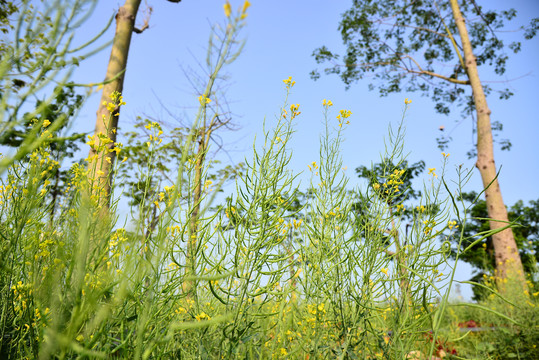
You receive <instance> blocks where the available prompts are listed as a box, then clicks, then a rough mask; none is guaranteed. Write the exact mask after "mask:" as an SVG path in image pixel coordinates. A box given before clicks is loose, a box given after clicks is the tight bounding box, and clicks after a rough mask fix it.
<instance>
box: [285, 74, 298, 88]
mask: <svg viewBox="0 0 539 360" xmlns="http://www.w3.org/2000/svg"><path fill="white" fill-rule="evenodd" d="M283 82H284V83H285V85H286V86H287V87H292V86H294V84H295V83H296V82H295V81H293V80H292V76H289V77H288V79H284V80H283Z"/></svg>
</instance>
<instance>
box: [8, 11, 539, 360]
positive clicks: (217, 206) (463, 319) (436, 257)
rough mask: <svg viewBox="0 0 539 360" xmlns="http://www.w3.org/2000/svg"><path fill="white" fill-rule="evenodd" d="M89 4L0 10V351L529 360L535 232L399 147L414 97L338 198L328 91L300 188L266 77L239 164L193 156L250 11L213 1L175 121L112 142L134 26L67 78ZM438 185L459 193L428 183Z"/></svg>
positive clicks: (538, 326) (288, 91) (336, 136)
mask: <svg viewBox="0 0 539 360" xmlns="http://www.w3.org/2000/svg"><path fill="white" fill-rule="evenodd" d="M169 1H171V0H169ZM171 2H178V1H171ZM91 3H94V2H92V1H52V2H51V4H47V3H46V2H41V1H20V2H13V3H11V2H7V3H1V4H0V8H1V9H2V11H1V12H0V17H2V25H1V29H2V31H3V32H4V33H5V34H8V35H9V36H14V37H13V38H10V37H9V36H8V37H7V38H5V39H4V40H2V41H1V48H0V52H1V54H2V59H1V63H0V78H1V82H0V90H1V104H0V106H1V107H2V114H3V115H2V116H3V117H2V119H1V120H0V126H1V130H0V137H1V139H0V142H1V143H2V145H3V149H5V150H2V152H3V153H4V155H3V156H2V158H1V160H0V173H1V176H0V336H1V343H0V359H79V358H80V359H311V360H313V359H403V360H404V359H415V360H423V359H425V360H427V359H429V360H430V359H432V360H434V359H512V358H514V359H530V360H531V359H538V358H539V349H538V348H537V344H539V310H538V309H539V308H538V307H539V290H538V289H537V286H538V285H537V260H536V257H535V253H534V252H533V249H534V248H535V247H534V246H536V245H535V244H532V239H535V238H534V236H535V235H534V233H533V231H532V225H529V224H528V225H522V224H523V221H524V220H523V219H527V218H525V217H523V216H520V217H517V218H516V220H515V219H514V218H512V217H511V216H513V215H512V214H513V213H515V212H518V211H517V210H518V209H517V208H516V207H515V208H514V209H513V210H511V211H512V212H510V214H509V220H507V214H506V220H505V221H503V220H502V221H499V222H496V221H491V223H496V224H501V225H500V226H498V225H496V226H493V225H490V226H489V223H488V221H487V220H488V219H487V218H490V219H492V218H493V217H492V215H491V214H490V213H488V214H486V212H487V210H486V209H487V208H490V207H492V206H491V204H490V203H489V202H488V201H490V200H489V197H488V196H487V200H486V201H487V202H486V203H485V200H482V199H483V198H484V196H485V193H486V191H490V190H489V189H490V188H491V187H497V186H498V184H497V182H496V177H497V175H495V176H494V177H492V178H490V179H489V180H488V182H487V186H486V187H485V189H486V190H485V189H479V191H478V193H475V194H470V193H466V192H465V191H464V190H463V188H464V186H465V185H466V183H467V182H468V181H469V179H470V177H471V176H472V173H473V172H474V169H472V170H465V169H464V168H462V167H456V168H453V167H449V166H447V167H446V166H445V164H447V162H448V159H449V158H450V156H451V155H450V154H449V153H446V152H442V153H441V154H440V161H441V163H443V164H444V166H442V167H441V168H437V169H436V168H428V173H427V174H425V176H423V177H420V176H419V174H421V173H422V172H423V170H427V169H425V165H424V163H418V164H410V163H409V162H408V161H407V159H406V158H405V156H404V154H405V153H406V152H407V151H406V142H405V136H404V132H405V125H404V124H405V122H404V117H405V115H406V112H407V111H408V110H409V108H410V107H411V106H412V101H411V100H409V99H408V98H406V99H403V102H402V119H395V121H392V122H391V123H392V125H390V126H389V128H388V132H387V136H386V140H385V148H381V149H380V152H381V153H382V155H381V158H380V162H379V163H376V164H374V165H372V166H371V167H362V168H361V169H360V168H358V173H359V174H360V176H361V177H363V178H364V179H365V181H366V186H365V187H363V188H360V187H352V186H350V185H349V181H350V178H349V173H347V172H345V171H344V164H343V160H342V144H343V137H344V132H345V131H346V129H347V127H348V125H349V122H350V120H351V119H353V116H354V114H352V112H351V111H350V110H347V109H339V108H336V107H335V106H334V105H333V102H332V101H331V100H328V99H324V100H322V101H321V103H320V116H321V118H322V119H323V124H324V127H325V131H324V132H323V133H322V134H320V137H319V140H320V145H319V153H318V157H317V158H316V159H314V161H313V162H312V163H310V164H309V165H308V171H309V175H310V183H309V184H308V185H307V187H306V188H305V187H303V188H300V186H299V184H298V181H297V178H298V176H299V174H300V172H301V171H302V170H303V169H302V170H297V169H294V168H292V167H291V166H290V163H291V157H292V150H293V143H294V136H295V135H296V134H295V126H296V123H297V121H299V119H301V116H302V114H301V112H302V107H301V105H300V104H297V103H295V101H294V92H293V90H294V86H295V84H296V82H295V80H294V79H293V78H292V77H289V78H286V79H284V80H283V79H276V80H275V81H277V82H280V84H282V97H283V101H282V106H281V107H280V109H276V114H277V116H276V120H274V121H266V122H265V123H264V129H265V130H264V132H263V133H262V134H259V135H258V139H257V141H256V142H255V143H254V144H255V145H254V146H253V148H252V151H251V153H250V155H248V156H247V157H246V159H245V162H244V163H243V164H241V165H240V166H221V165H220V164H218V163H217V162H216V161H214V160H213V159H212V157H211V155H210V154H211V152H210V150H211V146H210V143H211V142H210V139H211V137H212V136H214V135H215V133H216V132H218V131H219V129H220V128H221V127H223V126H226V125H227V124H226V120H223V119H224V118H226V116H225V114H224V113H223V107H222V104H221V102H220V101H221V100H220V97H219V96H220V93H219V91H218V89H219V88H218V86H217V85H216V84H217V83H219V81H221V80H222V78H221V74H222V73H223V69H224V68H226V67H227V66H228V65H229V64H231V63H233V62H234V61H235V59H236V58H237V57H238V56H240V53H241V51H242V48H243V44H244V43H243V40H242V38H241V32H242V31H244V30H243V27H244V25H245V23H246V18H247V15H248V11H249V8H250V5H251V4H250V3H249V1H245V3H242V4H240V6H239V8H238V9H237V11H234V9H233V8H232V6H231V4H230V3H229V2H228V1H227V2H225V3H224V7H223V9H224V19H225V20H224V25H223V24H221V26H218V25H216V26H215V27H213V28H212V30H211V31H212V32H211V35H212V36H211V41H210V43H209V45H208V57H207V62H206V64H205V66H207V73H208V74H209V76H207V77H205V78H203V82H202V83H201V84H199V88H200V92H199V93H198V94H197V96H196V98H197V103H198V109H197V110H196V112H195V117H194V119H193V121H192V125H191V126H189V127H184V128H175V129H167V128H166V127H165V124H162V123H160V122H158V121H154V120H148V119H144V118H138V119H137V121H136V125H135V127H134V130H133V131H132V132H127V133H124V134H122V136H124V138H126V139H127V141H126V142H125V143H124V144H122V143H120V142H119V141H117V139H116V132H117V129H119V123H121V121H119V120H120V118H121V117H120V113H121V109H122V107H123V106H124V105H126V103H129V99H128V98H126V99H124V97H123V95H122V86H123V78H124V77H125V76H127V77H129V76H130V73H129V71H128V70H126V69H125V63H124V65H123V66H122V65H121V61H120V60H118V59H121V58H122V54H123V55H125V61H127V52H128V51H129V39H130V33H132V32H133V31H136V30H138V31H144V29H142V30H140V29H134V28H133V26H134V21H131V23H130V28H129V26H128V28H127V30H128V31H127V32H126V31H125V29H123V28H122V26H123V25H122V23H121V21H122V20H121V19H123V17H122V16H123V15H122V16H117V17H116V21H117V25H116V37H115V39H114V42H113V43H112V48H113V50H112V51H113V54H115V59H116V60H114V61H113V58H114V56H111V63H109V68H108V73H107V78H106V80H105V81H104V82H103V83H100V84H89V85H88V86H86V87H85V86H84V84H74V83H72V82H69V75H70V71H72V70H71V69H72V68H71V67H69V65H70V64H71V65H72V64H73V63H74V61H78V60H77V59H80V58H77V57H71V56H72V55H71V54H77V51H80V50H81V49H80V48H77V49H74V48H72V45H71V42H70V41H71V38H70V31H72V30H71V29H72V27H73V26H74V25H73V22H74V21H78V20H80V18H81V17H82V18H84V15H85V13H84V12H83V9H84V11H90V10H91V7H90V10H87V8H88V6H89V5H91ZM134 4H135V5H134ZM139 5H140V1H133V0H127V1H126V2H125V5H124V6H122V7H121V9H120V11H119V12H118V14H120V15H121V14H124V13H123V12H127V13H129V11H134V14H135V16H136V14H137V9H138V6H139ZM212 6H213V3H212ZM219 6H222V4H221V5H219ZM447 6H449V5H447ZM37 17H39V18H40V19H43V21H35V20H36V18H37ZM125 18H129V17H125ZM17 19H18V20H17ZM133 19H134V17H133ZM128 25H129V24H128ZM448 31H449V30H448ZM455 31H456V30H455ZM122 34H124V35H122ZM126 34H127V35H126ZM122 36H126V37H125V38H122ZM461 37H462V36H461ZM122 39H123V40H122ZM122 41H123V42H122ZM126 41H127V49H126V46H125V44H126ZM54 42H55V43H54ZM87 46H89V48H88V49H91V46H92V45H91V44H88V45H87ZM115 51H116V53H115ZM122 51H123V53H122ZM113 62H116V63H115V64H112V63H113ZM119 64H120V65H119ZM114 66H116V67H118V66H120V68H119V71H117V70H114V69H115V68H114ZM469 73H471V70H469ZM53 80H54V81H53ZM80 88H82V89H86V88H89V89H91V90H92V91H95V89H96V88H98V89H99V91H102V101H101V102H100V107H99V109H98V114H97V124H96V132H95V133H94V134H90V135H88V134H77V133H74V134H73V133H70V132H69V125H70V124H71V123H72V122H74V121H76V119H77V115H78V110H79V109H80V107H81V106H82V103H83V102H84V96H81V95H78V89H80ZM36 94H39V95H40V98H43V99H44V100H39V101H33V100H32V99H34V98H37V97H36V96H35V95H36ZM43 94H45V95H46V96H45V97H43ZM476 97H477V96H476ZM118 132H119V130H118ZM81 152H87V153H88V155H87V156H86V154H84V155H82V156H80V154H81ZM478 152H479V153H480V152H481V150H480V149H478ZM68 160H71V165H66V164H68ZM449 172H451V174H452V175H453V174H456V177H457V179H458V181H446V174H447V173H449ZM414 177H417V178H418V179H424V181H423V184H422V186H421V189H420V190H417V189H416V188H417V179H416V180H414V181H412V179H413V178H414ZM225 190H226V191H227V193H229V195H228V196H226V197H225V196H223V194H224V191H225ZM498 191H499V189H498ZM126 203H128V204H129V205H128V210H127V212H129V214H130V217H129V220H128V221H125V222H123V223H122V221H121V220H119V219H122V218H123V215H122V214H123V213H125V212H126V210H125V209H124V205H121V204H126ZM502 205H503V204H502ZM481 206H483V207H484V208H485V209H483V213H481V212H480V210H481V209H482V208H481ZM526 209H529V208H526ZM526 211H527V210H526ZM530 211H531V210H530ZM484 213H485V214H484ZM530 218H532V217H530ZM530 221H531V220H530ZM531 223H533V221H531ZM533 224H535V225H534V226H537V225H536V224H537V223H536V222H535V223H533ZM519 229H520V230H519ZM513 231H514V234H516V235H515V238H517V241H516V242H515V241H513V243H514V244H516V245H514V246H515V247H518V249H517V252H516V258H518V259H519V260H518V261H521V260H520V259H521V258H522V263H520V265H519V266H520V268H518V266H517V265H514V262H515V260H514V258H512V257H511V256H512V255H515V254H514V253H513V254H512V255H511V256H510V255H508V257H507V258H506V259H505V262H506V263H507V264H509V265H507V266H505V267H504V266H503V265H504V264H501V263H500V264H498V265H496V264H497V260H498V259H499V258H498V257H494V255H493V254H494V252H493V251H496V253H495V254H496V256H501V255H500V254H501V253H500V250H499V249H500V248H499V247H498V245H496V241H497V240H496V239H498V238H497V237H496V236H499V235H500V234H502V233H507V232H509V233H511V232H513ZM526 231H528V232H526ZM504 239H505V238H504ZM493 244H494V245H493ZM510 245H511V244H509V245H506V246H507V248H508V249H509V248H510ZM493 249H494V250H493ZM519 251H520V252H519ZM519 254H520V256H519ZM530 254H531V255H530ZM489 256H490V257H489ZM476 258H479V259H482V260H481V261H483V262H482V263H481V264H483V263H484V264H487V265H488V266H491V265H492V263H494V265H492V267H488V266H487V265H485V266H484V267H482V268H481V266H480V265H477V266H478V267H479V268H480V269H481V270H484V271H483V272H482V273H481V277H480V279H474V280H473V281H472V280H471V281H456V279H455V273H456V269H457V266H458V264H459V262H462V261H467V262H470V263H474V262H473V261H475V260H474V259H476ZM479 263H480V262H479V261H476V262H475V263H474V264H479ZM517 263H518V262H517ZM523 264H524V265H523ZM457 284H468V285H473V286H474V294H475V295H476V300H477V301H474V302H458V301H456V300H455V298H454V297H453V296H450V294H452V293H453V292H454V290H455V286H456V285H457Z"/></svg>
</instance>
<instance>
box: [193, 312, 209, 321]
mask: <svg viewBox="0 0 539 360" xmlns="http://www.w3.org/2000/svg"><path fill="white" fill-rule="evenodd" d="M195 319H197V320H198V321H201V320H204V319H207V320H210V319H211V318H210V316H209V315H208V314H206V313H205V312H201V313H200V314H198V315H197V316H195Z"/></svg>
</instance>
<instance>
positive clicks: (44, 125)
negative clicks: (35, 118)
mask: <svg viewBox="0 0 539 360" xmlns="http://www.w3.org/2000/svg"><path fill="white" fill-rule="evenodd" d="M50 124H51V122H50V121H49V120H47V119H45V120H44V121H43V127H47V126H49V125H50Z"/></svg>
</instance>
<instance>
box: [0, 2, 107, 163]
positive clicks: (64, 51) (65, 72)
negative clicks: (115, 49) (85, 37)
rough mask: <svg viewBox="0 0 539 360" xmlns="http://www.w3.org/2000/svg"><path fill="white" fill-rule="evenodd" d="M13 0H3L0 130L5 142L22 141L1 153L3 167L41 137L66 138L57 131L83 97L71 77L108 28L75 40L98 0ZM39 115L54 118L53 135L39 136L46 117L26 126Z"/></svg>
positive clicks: (64, 123)
mask: <svg viewBox="0 0 539 360" xmlns="http://www.w3.org/2000/svg"><path fill="white" fill-rule="evenodd" d="M9 4H10V2H2V7H0V8H1V9H3V10H6V11H7V12H6V14H8V13H9V15H6V16H8V17H6V20H5V21H4V23H5V26H4V27H3V28H2V29H3V30H5V31H6V37H5V38H4V39H3V40H2V43H1V49H0V50H1V53H2V59H1V61H0V89H1V94H0V100H1V101H0V134H2V143H3V144H7V145H10V144H11V145H17V144H19V143H20V146H18V149H17V152H16V153H15V154H13V155H12V156H9V157H5V158H3V159H2V161H1V162H0V173H3V172H4V171H5V170H6V169H7V168H8V167H9V166H10V165H11V164H13V163H14V162H16V161H18V160H22V159H23V158H24V157H25V156H26V155H27V154H30V153H32V152H33V151H34V150H35V149H37V148H39V146H40V145H41V144H42V143H43V142H45V141H47V142H51V141H55V140H58V141H60V142H62V139H56V138H54V135H56V133H57V132H58V131H59V130H60V129H62V128H63V127H64V126H65V125H66V122H67V120H68V118H69V117H70V116H73V114H74V112H76V110H77V109H78V108H79V107H80V105H81V102H82V99H81V98H80V95H78V94H76V95H75V93H74V92H73V91H74V90H73V88H72V87H73V86H75V85H74V84H70V83H69V78H70V76H71V74H72V72H73V71H74V69H75V68H76V67H77V66H78V64H79V63H80V61H82V60H83V59H84V58H86V57H87V56H89V55H90V54H92V53H95V52H96V51H98V50H99V49H100V48H99V47H96V46H94V44H95V41H96V40H97V39H98V38H99V37H100V35H101V34H102V33H103V32H104V30H103V31H102V32H101V33H100V34H97V35H96V37H95V38H93V39H91V40H89V41H87V43H85V44H82V45H74V32H75V31H76V30H77V29H78V28H79V27H80V26H81V25H82V23H83V22H84V20H85V19H87V18H88V16H90V14H91V13H92V11H93V8H94V7H95V5H96V4H97V2H96V1H95V0H76V1H69V2H65V1H60V0H54V1H48V2H32V1H28V0H24V1H22V2H20V3H17V4H16V9H14V8H12V7H11V5H9ZM6 6H7V7H6ZM11 15H13V16H14V17H13V18H11V17H10V16H11ZM15 15H16V17H15ZM111 21H112V18H111ZM109 25H110V23H109ZM105 30H106V29H105ZM51 85H54V90H53V91H52V92H50V91H49V92H47V91H46V90H45V89H47V88H48V87H50V86H51ZM45 94H46V96H45ZM44 116H45V117H44ZM47 116H56V119H47ZM37 118H40V119H41V118H42V119H43V120H44V119H47V120H49V121H51V122H52V124H51V126H50V127H49V128H48V130H49V131H50V133H51V134H52V137H51V138H49V137H45V138H39V132H40V129H41V127H42V122H39V123H37V124H36V126H34V127H33V128H31V129H28V127H27V125H28V124H29V122H32V121H33V119H37ZM53 120H54V121H53ZM75 137H76V136H75ZM72 140H74V139H72ZM64 141H65V139H64ZM62 146H63V145H62Z"/></svg>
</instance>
